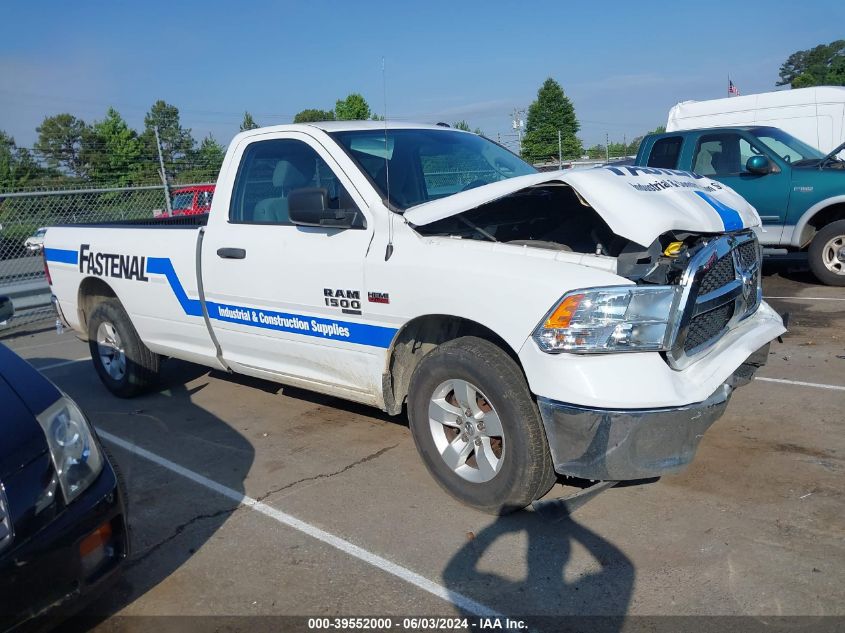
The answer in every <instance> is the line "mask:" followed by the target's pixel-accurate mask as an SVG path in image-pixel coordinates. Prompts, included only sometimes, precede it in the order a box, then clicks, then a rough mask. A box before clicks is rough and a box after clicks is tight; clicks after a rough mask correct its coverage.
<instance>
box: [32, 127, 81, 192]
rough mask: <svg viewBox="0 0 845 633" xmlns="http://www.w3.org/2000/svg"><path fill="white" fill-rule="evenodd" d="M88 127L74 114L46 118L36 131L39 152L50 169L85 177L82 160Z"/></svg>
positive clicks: (36, 147) (36, 146)
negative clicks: (83, 143) (83, 142)
mask: <svg viewBox="0 0 845 633" xmlns="http://www.w3.org/2000/svg"><path fill="white" fill-rule="evenodd" d="M87 129H88V126H87V125H86V124H85V121H83V120H82V119H77V118H76V117H75V116H73V115H72V114H67V113H64V114H57V115H56V116H48V117H44V121H42V122H41V125H39V126H38V127H37V128H35V131H36V132H38V140H37V141H36V142H35V149H36V150H38V151H39V152H40V154H41V156H42V157H43V158H44V161H45V162H46V163H47V166H48V167H51V168H53V169H61V170H63V171H64V172H65V173H67V174H71V175H73V176H77V177H80V178H81V177H84V176H85V162H84V161H83V160H82V141H83V138H84V137H85V135H86V130H87Z"/></svg>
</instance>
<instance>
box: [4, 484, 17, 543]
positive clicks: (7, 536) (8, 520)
mask: <svg viewBox="0 0 845 633" xmlns="http://www.w3.org/2000/svg"><path fill="white" fill-rule="evenodd" d="M14 536H15V533H14V529H13V527H12V516H11V512H10V511H9V501H8V499H6V489H5V488H4V487H3V484H2V483H0V551H2V550H3V549H5V548H6V547H8V546H9V545H11V544H12V539H13V538H14Z"/></svg>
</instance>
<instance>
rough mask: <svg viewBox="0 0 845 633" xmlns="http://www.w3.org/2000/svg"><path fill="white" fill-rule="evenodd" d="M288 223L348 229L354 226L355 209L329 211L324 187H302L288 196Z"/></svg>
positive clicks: (327, 197) (356, 212)
mask: <svg viewBox="0 0 845 633" xmlns="http://www.w3.org/2000/svg"><path fill="white" fill-rule="evenodd" d="M288 213H289V214H290V221H291V222H292V223H293V224H296V225H298V226H319V227H323V228H335V229H348V228H352V226H353V225H355V220H356V218H357V216H358V210H357V209H330V208H329V194H328V191H327V190H326V188H325V187H303V188H301V189H293V190H292V191H291V192H290V193H289V194H288Z"/></svg>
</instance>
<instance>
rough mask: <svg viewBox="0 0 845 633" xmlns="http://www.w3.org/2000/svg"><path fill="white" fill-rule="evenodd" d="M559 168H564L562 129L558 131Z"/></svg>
mask: <svg viewBox="0 0 845 633" xmlns="http://www.w3.org/2000/svg"><path fill="white" fill-rule="evenodd" d="M557 168H558V169H563V142H562V140H561V134H560V130H558V131H557Z"/></svg>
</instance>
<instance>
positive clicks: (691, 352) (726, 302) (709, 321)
mask: <svg viewBox="0 0 845 633" xmlns="http://www.w3.org/2000/svg"><path fill="white" fill-rule="evenodd" d="M761 260H762V253H761V250H760V246H759V244H758V243H757V238H756V237H755V236H754V234H753V233H741V234H738V235H725V236H723V237H719V238H716V239H714V240H712V241H711V242H709V243H708V244H707V245H706V246H704V248H702V249H701V250H699V251H698V252H697V253H696V254H695V255H694V256H693V257H692V259H691V260H690V264H689V266H688V268H687V270H686V272H685V273H684V277H683V279H682V281H681V285H682V287H683V289H684V292H683V295H682V300H681V304H680V305H681V309H680V310H679V313H678V316H677V318H676V322H675V324H674V325H675V329H674V332H673V338H672V341H673V342H672V344H671V346H670V351H669V352H668V354H667V358H668V360H669V364H670V365H672V367H674V368H676V369H683V368H684V367H686V366H687V365H689V364H690V363H692V362H693V361H695V360H696V358H697V357H698V356H699V355H701V354H703V353H705V352H706V351H707V349H709V348H710V347H711V346H712V345H713V344H714V343H716V342H717V341H718V340H719V339H720V338H722V336H724V335H725V334H726V333H727V332H728V331H730V330H731V329H732V328H734V327H736V326H737V325H738V324H739V323H740V322H741V321H742V320H743V319H745V318H747V317H749V316H751V315H752V314H754V312H755V311H756V310H757V308H758V307H759V306H760V301H761V299H762V295H763V292H762V287H761V285H760V274H761V273H760V269H761Z"/></svg>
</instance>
